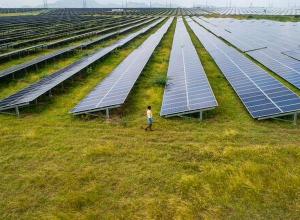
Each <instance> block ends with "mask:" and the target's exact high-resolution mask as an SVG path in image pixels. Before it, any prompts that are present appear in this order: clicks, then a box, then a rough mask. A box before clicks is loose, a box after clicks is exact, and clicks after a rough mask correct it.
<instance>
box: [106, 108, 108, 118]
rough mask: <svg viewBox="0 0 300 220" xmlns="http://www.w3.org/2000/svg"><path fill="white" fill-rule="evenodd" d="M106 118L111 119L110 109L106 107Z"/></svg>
mask: <svg viewBox="0 0 300 220" xmlns="http://www.w3.org/2000/svg"><path fill="white" fill-rule="evenodd" d="M106 118H107V119H109V109H108V108H107V109H106Z"/></svg>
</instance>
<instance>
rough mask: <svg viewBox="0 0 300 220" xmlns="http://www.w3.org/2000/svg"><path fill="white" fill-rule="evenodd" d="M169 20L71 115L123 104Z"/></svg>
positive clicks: (171, 19)
mask: <svg viewBox="0 0 300 220" xmlns="http://www.w3.org/2000/svg"><path fill="white" fill-rule="evenodd" d="M172 21H173V18H170V19H169V20H168V21H167V22H166V23H165V24H164V25H163V26H162V27H161V28H160V29H159V30H158V31H157V32H155V33H154V34H153V35H151V36H150V37H149V38H148V39H147V40H146V41H145V42H144V43H143V44H142V45H141V46H140V47H139V48H138V49H136V50H134V51H133V52H132V53H131V54H130V55H129V56H128V57H127V58H126V59H125V60H124V61H123V62H122V63H121V64H120V65H119V66H118V67H117V68H116V69H115V70H114V71H113V72H112V73H111V74H110V75H109V76H108V77H107V78H106V79H105V80H104V81H103V82H101V83H100V84H99V85H98V86H97V87H96V88H95V89H94V90H93V91H92V92H91V93H90V94H89V95H88V96H87V97H86V98H85V99H83V100H82V101H81V102H80V103H79V104H78V105H77V106H76V107H75V108H74V109H73V110H72V111H71V113H72V114H75V115H78V114H87V113H92V112H98V111H101V110H104V109H111V108H116V107H119V106H121V105H122V104H124V102H125V101H126V99H127V97H128V95H129V93H130V91H131V90H132V88H133V86H134V84H135V82H136V81H137V79H138V77H139V76H140V74H141V73H142V71H143V69H144V67H145V66H146V64H147V62H148V61H149V59H150V57H151V55H152V54H153V52H154V50H155V48H156V47H157V46H158V44H159V43H160V41H161V39H162V38H163V36H164V35H165V33H166V32H167V30H168V29H169V27H170V25H171V23H172Z"/></svg>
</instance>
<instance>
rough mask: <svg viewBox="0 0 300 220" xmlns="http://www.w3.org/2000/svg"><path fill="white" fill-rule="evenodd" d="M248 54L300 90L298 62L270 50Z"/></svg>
mask: <svg viewBox="0 0 300 220" xmlns="http://www.w3.org/2000/svg"><path fill="white" fill-rule="evenodd" d="M247 54H248V55H249V56H251V57H252V58H253V59H255V60H257V61H258V62H260V63H261V64H263V65H264V66H266V67H268V68H269V69H270V70H272V71H273V72H274V73H276V74H277V75H278V76H280V77H281V78H283V79H285V80H286V81H287V82H289V83H291V84H292V85H294V86H295V87H297V88H298V89H300V62H299V61H298V60H295V59H292V58H290V57H288V56H286V55H284V54H281V53H276V52H272V50H269V49H266V50H258V51H252V52H247Z"/></svg>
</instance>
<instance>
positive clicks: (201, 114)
mask: <svg viewBox="0 0 300 220" xmlns="http://www.w3.org/2000/svg"><path fill="white" fill-rule="evenodd" d="M199 116H200V117H199V120H200V121H202V120H203V112H202V111H201V112H200V113H199Z"/></svg>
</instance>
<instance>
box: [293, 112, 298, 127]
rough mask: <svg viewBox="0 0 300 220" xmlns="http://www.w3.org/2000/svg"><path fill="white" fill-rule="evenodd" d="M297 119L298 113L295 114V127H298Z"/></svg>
mask: <svg viewBox="0 0 300 220" xmlns="http://www.w3.org/2000/svg"><path fill="white" fill-rule="evenodd" d="M297 117H298V113H297V112H296V113H295V114H294V125H297Z"/></svg>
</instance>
